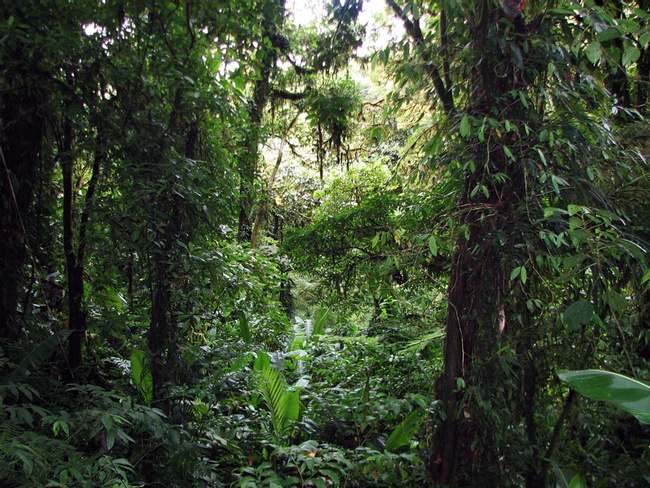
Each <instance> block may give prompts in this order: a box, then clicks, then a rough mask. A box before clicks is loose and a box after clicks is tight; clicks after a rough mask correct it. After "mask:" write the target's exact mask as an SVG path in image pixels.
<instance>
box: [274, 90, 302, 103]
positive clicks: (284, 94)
mask: <svg viewBox="0 0 650 488" xmlns="http://www.w3.org/2000/svg"><path fill="white" fill-rule="evenodd" d="M271 96H272V97H273V98H279V99H281V100H293V101H298V100H304V99H305V98H307V94H306V93H292V92H288V91H286V90H280V89H277V88H274V89H273V90H272V91H271Z"/></svg>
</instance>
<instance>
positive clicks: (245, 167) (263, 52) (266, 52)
mask: <svg viewBox="0 0 650 488" xmlns="http://www.w3.org/2000/svg"><path fill="white" fill-rule="evenodd" d="M284 15H285V10H284V0H278V3H277V11H276V12H275V15H269V16H265V17H264V19H263V21H262V26H263V28H264V37H265V38H266V39H268V40H269V42H270V44H271V46H270V47H267V45H266V43H265V42H262V43H261V45H260V48H259V53H258V55H259V56H260V58H261V59H260V66H259V75H258V78H257V81H256V82H255V88H254V89H253V100H252V101H251V102H250V106H249V110H248V118H249V123H250V126H249V130H248V135H247V136H246V139H245V141H244V151H243V154H242V157H241V160H240V162H239V175H240V180H241V182H240V186H239V223H238V228H237V240H238V242H240V243H243V242H248V243H250V242H251V238H252V232H253V226H252V223H251V212H252V209H253V201H254V195H253V191H254V187H255V178H256V177H257V170H258V168H257V166H258V160H259V149H258V146H259V143H260V134H261V131H262V118H263V115H264V109H265V108H266V104H267V103H268V100H269V95H270V94H271V73H272V72H273V69H274V68H275V62H276V60H277V55H276V51H277V50H278V49H279V48H280V46H279V41H280V36H279V34H278V31H279V30H280V28H281V27H282V23H283V22H284Z"/></svg>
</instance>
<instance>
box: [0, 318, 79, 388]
mask: <svg viewBox="0 0 650 488" xmlns="http://www.w3.org/2000/svg"><path fill="white" fill-rule="evenodd" d="M72 332H73V331H72V330H70V329H62V330H60V331H58V332H55V333H54V334H52V335H51V336H50V337H48V338H47V339H45V340H44V341H43V342H41V343H40V344H39V345H38V346H36V347H35V348H34V349H32V351H31V352H30V353H29V354H28V355H27V357H25V359H23V361H22V363H20V365H18V367H17V368H16V369H14V370H13V371H12V372H11V373H10V374H9V375H8V376H7V377H6V378H5V379H4V380H3V381H2V384H4V385H7V384H9V383H18V382H20V381H22V380H23V379H24V378H25V377H26V376H29V375H30V374H31V373H32V372H33V371H34V370H35V369H37V368H38V367H39V366H41V365H42V364H43V363H44V362H45V361H47V360H48V359H49V358H50V356H52V354H54V351H56V348H57V347H58V346H59V344H63V343H64V342H65V341H67V340H68V337H70V334H72Z"/></svg>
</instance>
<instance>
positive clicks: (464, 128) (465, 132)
mask: <svg viewBox="0 0 650 488" xmlns="http://www.w3.org/2000/svg"><path fill="white" fill-rule="evenodd" d="M459 130H460V135H461V137H463V138H466V137H467V136H469V132H470V127H469V117H467V115H463V118H462V119H460V129H459Z"/></svg>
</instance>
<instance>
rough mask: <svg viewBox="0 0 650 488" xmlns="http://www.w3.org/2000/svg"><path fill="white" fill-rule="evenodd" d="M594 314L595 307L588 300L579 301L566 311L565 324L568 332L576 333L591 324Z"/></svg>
mask: <svg viewBox="0 0 650 488" xmlns="http://www.w3.org/2000/svg"><path fill="white" fill-rule="evenodd" d="M593 314H594V307H593V305H592V304H591V303H589V302H588V301H586V300H582V299H580V300H578V301H577V302H575V303H573V304H571V305H570V306H569V307H567V309H566V310H565V311H564V315H563V317H564V323H565V324H566V328H567V331H569V332H575V331H576V330H578V329H580V327H582V326H583V325H585V324H587V323H589V321H590V320H591V317H592V316H593Z"/></svg>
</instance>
